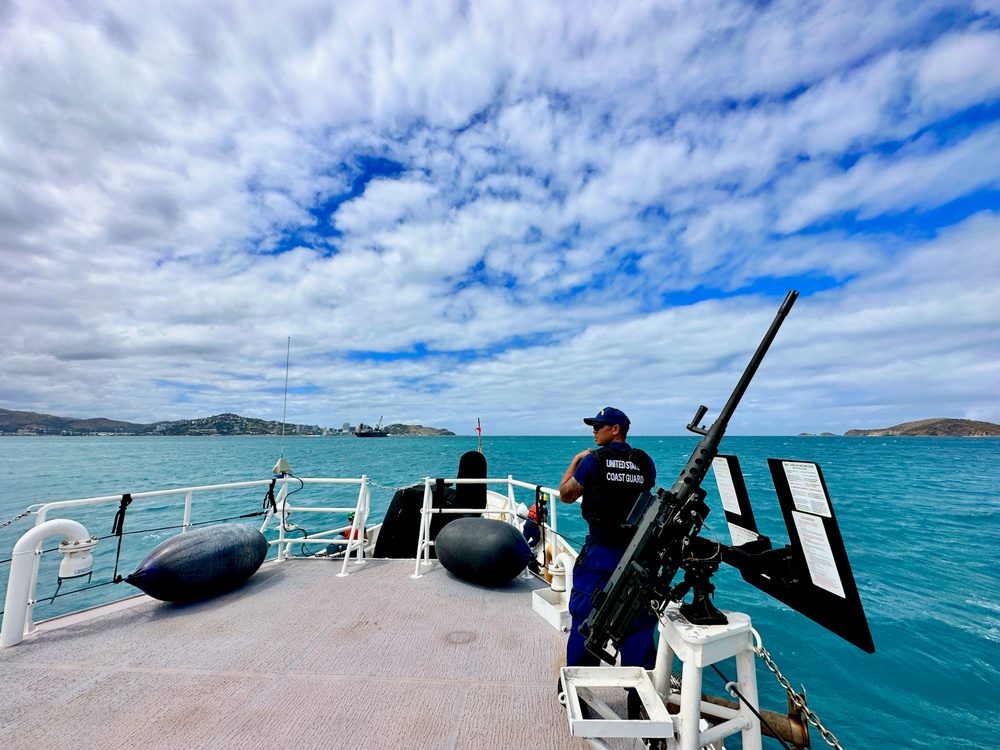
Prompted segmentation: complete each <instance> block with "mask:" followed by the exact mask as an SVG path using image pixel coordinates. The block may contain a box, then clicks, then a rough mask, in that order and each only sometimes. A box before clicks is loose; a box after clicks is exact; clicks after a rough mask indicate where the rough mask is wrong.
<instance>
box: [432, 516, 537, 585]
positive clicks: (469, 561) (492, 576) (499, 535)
mask: <svg viewBox="0 0 1000 750" xmlns="http://www.w3.org/2000/svg"><path fill="white" fill-rule="evenodd" d="M434 546H435V548H436V549H437V556H438V560H440V561H441V564H442V565H443V566H444V567H445V569H446V570H448V571H450V572H452V573H454V574H455V575H456V576H458V577H459V578H461V579H463V580H465V581H470V582H471V583H478V584H480V585H482V586H503V585H504V584H506V583H509V582H510V581H511V580H512V579H513V578H514V577H515V576H517V575H518V574H519V573H521V572H522V571H523V570H524V569H525V567H527V565H528V563H529V562H530V561H531V558H532V555H531V548H530V547H529V546H528V543H527V541H525V539H524V535H523V534H521V532H520V531H518V530H517V529H516V528H514V527H513V526H511V525H510V524H509V523H506V522H504V521H498V520H495V519H492V518H458V519H456V520H454V521H452V522H451V523H450V524H448V525H447V526H445V527H444V528H443V529H441V533H440V534H438V537H437V540H436V541H435V544H434Z"/></svg>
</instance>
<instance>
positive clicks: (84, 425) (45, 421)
mask: <svg viewBox="0 0 1000 750" xmlns="http://www.w3.org/2000/svg"><path fill="white" fill-rule="evenodd" d="M382 429H383V430H385V431H386V432H388V433H389V435H395V436H420V437H434V436H439V435H454V434H455V433H454V432H451V431H450V430H443V429H439V428H436V427H424V426H423V425H408V424H391V425H388V426H385V427H383V428H382ZM281 434H286V435H314V436H337V435H351V434H352V433H351V431H350V428H349V429H347V430H344V429H343V428H330V427H320V426H319V425H307V424H284V425H283V424H282V423H281V422H277V421H274V420H264V419H255V418H253V417H241V416H240V415H238V414H232V413H225V414H216V415H215V416H212V417H203V418H201V419H181V420H177V421H173V422H153V423H150V424H137V423H134V422H122V421H118V420H114V419H104V418H96V419H73V418H71V417H57V416H54V415H52V414H38V413H36V412H32V411H11V410H9V409H0V435H5V436H25V437H36V436H39V435H61V436H93V435H108V436H115V435H121V436H135V435H150V436H177V435H191V436H205V435H281Z"/></svg>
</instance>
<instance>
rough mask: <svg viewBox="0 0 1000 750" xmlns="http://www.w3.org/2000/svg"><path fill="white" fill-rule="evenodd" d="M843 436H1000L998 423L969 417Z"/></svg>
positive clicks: (861, 431) (905, 424)
mask: <svg viewBox="0 0 1000 750" xmlns="http://www.w3.org/2000/svg"><path fill="white" fill-rule="evenodd" d="M800 435H801V436H802V437H816V436H815V435H812V434H811V433H807V432H803V433H800ZM820 437H836V435H834V434H833V433H832V432H824V433H822V434H821V435H820ZM844 437H1000V425H998V424H993V423H992V422H976V421H974V420H971V419H945V418H943V417H938V418H936V419H921V420H918V421H916V422H903V423H902V424H898V425H896V426H895V427H883V428H880V429H877V430H848V431H847V432H845V433H844Z"/></svg>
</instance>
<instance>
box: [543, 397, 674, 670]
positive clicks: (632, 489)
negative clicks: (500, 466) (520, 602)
mask: <svg viewBox="0 0 1000 750" xmlns="http://www.w3.org/2000/svg"><path fill="white" fill-rule="evenodd" d="M583 421H584V423H585V424H588V425H591V426H592V427H593V428H594V442H595V443H597V448H596V449H590V448H588V449H587V450H585V451H583V452H582V453H579V454H577V455H576V456H574V457H573V460H572V461H570V464H569V468H568V469H566V473H565V474H564V475H563V478H562V481H561V482H560V484H559V499H560V500H562V501H563V502H564V503H573V502H576V501H577V500H578V499H579V498H580V497H581V496H582V497H583V502H582V512H583V518H584V520H585V521H586V522H587V524H588V526H589V531H590V533H589V534H588V536H587V541H586V543H585V544H584V545H583V549H582V550H580V555H579V557H578V558H577V560H576V565H574V566H573V592H572V594H571V595H570V600H569V611H570V615H571V616H572V618H573V626H572V628H571V629H570V632H569V640H568V641H567V642H566V665H567V666H570V667H577V666H596V665H598V664H600V659H598V658H597V657H596V656H594V655H593V654H591V653H590V652H589V651H587V650H586V648H584V645H583V643H584V637H583V636H582V635H580V632H579V627H580V625H582V624H583V622H584V620H586V619H587V617H588V616H589V615H590V611H591V608H592V605H591V602H590V596H591V594H592V593H593V592H594V591H600V590H601V589H603V588H604V586H605V585H606V584H607V582H608V580H610V578H611V574H612V573H614V570H615V567H616V566H617V565H618V562H619V560H621V557H622V555H623V554H624V552H625V548H626V547H628V544H629V542H630V541H631V537H632V534H631V532H629V531H627V530H623V528H622V527H623V524H625V521H626V520H627V519H628V515H629V512H630V511H631V510H632V506H633V505H635V501H636V499H637V498H638V497H639V494H640V493H642V492H643V491H645V490H648V489H650V488H651V487H652V486H653V483H654V482H655V481H656V467H655V466H654V465H653V459H651V458H650V457H649V456H648V455H646V453H645V452H644V451H642V450H639V449H637V448H632V447H631V446H629V444H628V443H627V442H625V440H626V437H627V436H628V429H629V425H630V424H631V423H630V422H629V418H628V417H627V416H625V414H624V412H622V411H619V410H618V409H615V408H613V407H610V406H609V407H607V408H604V409H601V410H600V411H599V412H598V413H597V416H596V417H594V418H592V419H584V420H583ZM655 626H656V617H655V616H654V615H653V614H652V613H651V612H649V611H648V610H647V611H643V612H642V613H641V614H640V615H639V617H638V618H637V619H636V622H635V625H634V626H633V630H632V632H631V633H630V634H629V635H628V637H626V638H625V641H624V642H623V643H622V648H621V663H622V666H641V667H643V668H644V669H652V668H653V667H654V666H655V664H656V648H655V646H654V643H653V630H654V628H655Z"/></svg>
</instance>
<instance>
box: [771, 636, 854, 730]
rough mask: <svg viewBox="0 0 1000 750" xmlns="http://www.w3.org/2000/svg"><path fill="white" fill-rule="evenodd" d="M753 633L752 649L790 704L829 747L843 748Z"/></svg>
mask: <svg viewBox="0 0 1000 750" xmlns="http://www.w3.org/2000/svg"><path fill="white" fill-rule="evenodd" d="M754 635H755V636H756V638H755V640H756V643H755V644H754V647H753V650H754V651H756V652H757V655H758V656H759V657H760V658H761V659H763V660H764V663H765V664H767V668H768V669H770V670H771V672H773V673H774V676H775V678H776V679H777V680H778V684H779V685H781V687H783V688H784V689H785V691H786V692H787V693H788V700H789V701H790V702H791V704H792V705H793V706H794V707H795V708H796V709H797V710H798V711H799V712H800V713H801V714H802V715H803V716H805V717H806V719H807V720H808V721H809V723H810V724H812V725H813V726H814V727H816V728H817V729H818V730H819V732H820V734H821V735H823V739H824V740H826V744H828V745H829V746H830V747H835V748H837V750H844V748H843V747H841V745H840V743H839V742H838V741H837V737H836V736H835V735H834V734H833V732H831V731H830V730H829V729H827V728H826V727H824V726H823V722H822V721H820V719H819V716H817V715H816V712H815V711H813V710H812V709H810V708H809V706H807V705H806V697H805V695H801V694H799V693H796V692H795V691H794V690H793V689H792V685H791V683H790V682H789V681H788V680H787V679H786V678H785V676H784V675H783V674H781V670H780V669H778V665H777V664H775V663H774V659H772V658H771V655H770V654H769V653H768V652H767V649H766V648H764V644H763V643H761V640H760V636H759V635H757V632H756V631H754Z"/></svg>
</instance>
